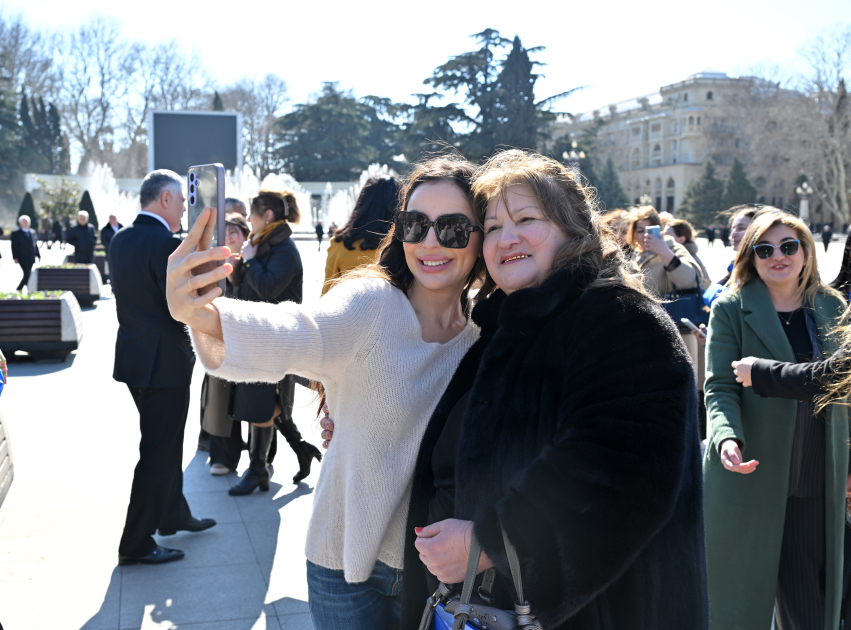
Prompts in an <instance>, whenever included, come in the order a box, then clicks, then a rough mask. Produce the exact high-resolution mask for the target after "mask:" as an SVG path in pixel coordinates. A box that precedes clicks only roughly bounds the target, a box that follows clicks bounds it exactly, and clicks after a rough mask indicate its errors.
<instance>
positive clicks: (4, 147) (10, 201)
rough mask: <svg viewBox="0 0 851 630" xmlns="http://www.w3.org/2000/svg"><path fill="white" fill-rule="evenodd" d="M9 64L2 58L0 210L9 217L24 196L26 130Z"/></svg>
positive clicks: (0, 85)
mask: <svg viewBox="0 0 851 630" xmlns="http://www.w3.org/2000/svg"><path fill="white" fill-rule="evenodd" d="M5 62H6V60H5V57H4V56H3V55H0V208H2V209H3V210H5V211H6V212H8V213H9V214H8V215H7V216H9V215H11V214H12V213H14V208H15V204H17V200H18V199H20V198H21V195H22V194H23V193H24V169H23V165H22V163H21V146H20V145H21V135H22V129H21V125H20V122H19V120H18V117H17V112H16V107H15V95H14V93H12V91H11V90H10V89H9V84H10V80H9V78H8V76H6V67H5Z"/></svg>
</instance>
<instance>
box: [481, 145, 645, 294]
mask: <svg viewBox="0 0 851 630" xmlns="http://www.w3.org/2000/svg"><path fill="white" fill-rule="evenodd" d="M517 185H525V186H528V187H529V188H530V189H531V190H532V192H533V193H534V195H535V199H537V201H538V203H539V204H540V206H541V210H542V211H543V213H544V216H546V218H547V219H548V220H550V221H552V222H553V223H555V224H556V225H557V226H558V227H559V228H560V229H561V230H562V232H564V233H565V234H566V235H567V237H568V240H567V242H566V243H565V244H564V245H562V246H561V248H560V249H559V250H558V251H557V252H556V255H555V258H554V259H553V267H552V270H551V272H552V271H556V270H557V269H561V268H563V267H575V268H582V269H584V270H586V271H590V272H591V273H592V274H593V275H594V276H595V280H594V281H593V282H591V284H590V285H589V286H588V288H589V289H592V288H598V287H604V286H612V285H623V286H626V287H629V288H631V289H634V290H636V291H638V292H639V293H642V294H644V295H647V292H646V291H645V289H644V284H643V282H642V281H641V276H640V275H638V274H636V273H634V272H632V271H630V270H629V268H628V267H627V266H626V264H625V260H624V255H623V252H622V251H621V248H620V246H619V245H618V239H617V235H616V234H614V232H612V231H611V230H610V229H609V228H608V227H606V226H605V224H604V222H603V219H602V218H601V217H600V214H599V212H598V211H597V199H596V194H595V191H594V189H593V188H592V187H591V186H589V185H588V184H587V183H586V182H584V181H582V179H581V177H580V176H578V175H577V174H576V173H574V172H573V171H572V170H570V169H568V168H567V167H565V166H564V165H563V164H561V163H560V162H557V161H556V160H553V159H552V158H548V157H545V156H543V155H540V154H538V153H532V152H530V151H521V150H520V149H510V150H508V151H502V152H500V153H497V154H496V155H494V156H493V157H491V158H490V159H489V160H488V161H487V162H485V163H484V164H483V165H482V166H481V167H480V168H479V169H478V171H477V172H476V177H475V180H474V183H473V193H474V195H475V198H474V201H475V206H474V207H475V210H476V214H477V215H478V217H479V221H480V222H482V223H484V218H485V214H486V213H487V209H488V203H489V202H490V201H491V200H492V199H494V198H496V197H500V198H502V201H503V203H504V204H505V207H506V208H507V207H508V203H507V200H506V195H507V193H508V189H509V188H510V187H511V186H517ZM487 288H488V287H485V286H483V287H482V290H481V291H480V293H485V291H486V289H487Z"/></svg>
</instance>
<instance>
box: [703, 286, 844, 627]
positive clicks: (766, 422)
mask: <svg viewBox="0 0 851 630" xmlns="http://www.w3.org/2000/svg"><path fill="white" fill-rule="evenodd" d="M843 308H844V304H843V303H842V302H841V300H839V299H837V298H835V297H833V296H830V295H821V294H819V295H818V296H817V297H816V299H815V305H814V316H815V321H816V325H817V326H818V330H819V338H820V339H821V342H822V346H823V348H824V352H825V354H826V355H830V354H832V353H833V351H834V350H835V349H836V345H835V343H833V341H832V340H831V339H830V337H829V336H828V331H829V330H832V328H833V327H834V326H835V325H836V322H837V320H838V318H839V316H840V315H841V313H842V311H843ZM747 356H754V357H758V358H761V359H775V360H777V361H787V362H794V361H795V357H794V355H793V353H792V348H791V346H790V345H789V342H788V341H787V339H786V334H785V333H784V331H783V328H782V326H781V324H780V320H779V318H778V317H777V312H776V311H775V309H774V306H773V304H772V302H771V298H770V297H769V294H768V289H767V288H766V287H765V284H763V282H762V281H761V280H756V281H754V282H751V283H750V284H748V285H746V286H744V287H743V288H742V289H741V290H739V291H735V292H729V293H727V294H725V295H723V296H722V297H720V298H719V299H718V300H717V302H716V303H715V304H714V305H713V308H712V316H711V318H710V320H709V339H708V341H707V345H706V385H705V390H704V391H705V392H706V408H707V413H708V417H709V421H710V422H711V424H712V437H711V442H710V443H709V445H708V447H707V449H706V456H705V457H704V460H703V473H704V506H705V519H706V559H707V572H708V578H709V624H710V628H711V630H768V629H769V628H770V627H771V617H772V610H773V608H774V596H775V591H776V587H777V574H778V569H779V566H780V546H781V541H782V538H783V523H784V516H785V512H786V494H787V489H788V484H789V462H790V459H791V449H792V436H793V433H794V430H795V413H796V408H797V405H796V403H795V401H794V400H781V399H779V398H761V397H759V396H757V395H756V394H754V392H753V388H743V387H742V386H741V385H740V384H739V383H737V382H736V377H735V375H734V374H733V369H732V367H731V366H730V364H731V363H732V362H733V361H735V360H738V359H740V358H742V357H747ZM826 419H827V431H826V442H827V443H826V453H825V461H826V471H825V472H826V475H827V479H826V481H827V483H826V490H825V494H826V512H827V518H826V538H825V540H826V545H827V598H826V603H825V606H826V611H825V619H826V622H827V623H826V627H827V628H838V627H839V606H840V603H841V599H842V595H841V590H842V552H843V541H844V536H845V486H846V480H847V474H848V412H847V407H845V406H842V405H830V406H829V407H828V409H827V411H826ZM728 438H735V439H737V440H739V441H740V442H741V443H742V444H743V445H744V448H743V449H742V456H743V457H744V460H745V461H749V460H751V459H756V460H757V461H759V466H757V468H756V470H755V471H754V472H753V473H751V474H749V475H742V474H739V473H733V472H730V471H728V470H726V469H725V468H724V466H723V465H722V464H721V460H720V456H719V452H718V448H719V446H720V444H721V442H722V441H724V440H725V439H728Z"/></svg>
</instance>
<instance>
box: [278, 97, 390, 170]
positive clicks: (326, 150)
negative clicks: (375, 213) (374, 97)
mask: <svg viewBox="0 0 851 630" xmlns="http://www.w3.org/2000/svg"><path fill="white" fill-rule="evenodd" d="M369 110H370V107H369V106H368V105H366V104H364V103H361V102H360V101H358V100H357V99H356V98H355V97H354V96H353V95H352V93H351V92H349V91H344V90H340V89H339V87H338V84H337V83H336V82H326V83H324V84H323V86H322V93H321V94H320V95H319V96H318V97H317V98H316V99H315V100H314V101H313V102H312V103H304V104H301V105H296V106H295V109H294V110H293V111H292V112H290V113H289V114H287V115H285V116H283V117H281V118H280V119H279V120H278V122H277V126H278V128H279V129H280V133H279V134H278V141H279V145H278V148H277V154H278V157H279V158H280V159H281V160H282V161H283V162H284V168H285V169H286V171H287V172H288V173H291V174H292V175H293V177H295V178H296V179H298V180H301V181H314V182H316V181H319V182H324V181H344V182H345V181H354V180H356V179H357V178H358V177H359V176H360V173H361V171H363V170H364V169H365V168H366V167H368V166H369V165H370V164H372V163H373V162H375V161H376V160H377V158H378V150H377V149H376V148H375V147H372V146H369V145H367V144H366V143H365V142H364V138H365V137H367V136H368V135H369V133H370V131H371V129H370V123H369V120H370V118H371V117H372V116H373V115H374V111H373V112H370V111H369Z"/></svg>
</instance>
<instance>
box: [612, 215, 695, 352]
mask: <svg viewBox="0 0 851 630" xmlns="http://www.w3.org/2000/svg"><path fill="white" fill-rule="evenodd" d="M630 219H631V221H632V222H631V223H630V226H629V232H628V233H627V240H628V242H629V245H630V247H631V248H632V256H631V259H630V260H631V261H632V263H633V264H634V265H635V266H636V267H638V269H639V270H640V271H641V273H642V277H643V280H644V288H645V289H647V291H648V293H650V295H653V296H655V297H657V298H661V297H664V296H665V295H669V294H671V293H673V292H674V291H675V290H677V289H679V290H683V289H697V288H698V287H699V286H700V280H701V274H702V272H701V268H700V264H698V262H697V261H696V260H695V259H694V258H693V257H692V255H691V254H689V253H688V250H687V249H686V248H685V247H683V246H682V245H680V244H679V243H677V242H676V241H674V240H673V239H672V238H669V237H663V236H661V235H660V231H661V221H660V219H659V214H658V213H657V212H656V210H655V208H653V207H652V206H642V207H640V208H637V209H636V210H634V211H633V212H632V214H631V216H630ZM675 324H676V325H677V328H678V329H679V331H680V334H681V336H682V338H683V341H684V342H685V345H686V349H688V353H689V356H690V357H691V360H692V363H693V364H694V365H695V366H696V365H697V364H698V350H697V341H696V339H695V338H694V336H693V335H692V333H691V331H690V330H689V329H688V328H687V327H685V326H684V325H683V324H682V323H681V322H675Z"/></svg>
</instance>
